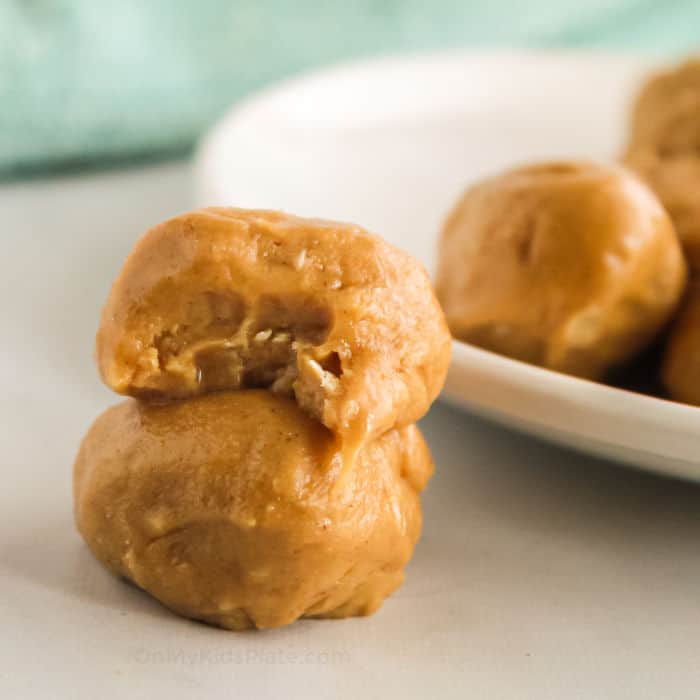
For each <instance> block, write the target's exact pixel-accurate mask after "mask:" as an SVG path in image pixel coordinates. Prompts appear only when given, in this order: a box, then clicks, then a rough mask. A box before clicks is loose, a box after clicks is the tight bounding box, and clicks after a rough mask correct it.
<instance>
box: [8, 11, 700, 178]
mask: <svg viewBox="0 0 700 700" xmlns="http://www.w3.org/2000/svg"><path fill="white" fill-rule="evenodd" d="M699 27H700V2H698V0H587V1H586V2H581V0H529V1H528V2H524V1H521V0H478V1H476V0H475V1H470V0H329V1H327V2H322V1H321V0H319V1H312V0H238V1H236V0H196V1H193V0H0V177H8V176H10V177H12V176H17V175H22V174H26V173H31V172H43V171H46V170H49V169H54V170H55V169H57V168H65V167H74V166H84V165H100V166H102V165H106V164H109V163H112V162H115V161H123V160H124V159H130V158H142V157H147V156H158V155H161V156H162V155H173V154H180V153H184V152H185V151H186V150H187V149H188V148H189V147H191V145H192V143H193V142H194V140H195V139H196V138H197V136H198V135H199V134H201V132H202V131H203V130H204V129H205V128H206V127H207V126H208V125H209V124H210V123H211V122H212V121H213V120H214V119H215V118H216V117H217V116H219V115H220V114H221V113H222V112H223V111H224V110H225V109H226V108H227V107H228V106H229V105H230V104H231V103H232V102H233V101H235V100H236V99H238V98H240V97H241V96H243V95H245V94H246V93H248V92H250V91H251V90H253V89H255V88H258V87H260V86H261V85H264V84H266V83H268V82H270V81H272V80H274V79H277V78H280V77H284V76H286V75H289V74H290V73H294V72H297V71H300V70H302V69H307V68H310V67H313V66H317V65H319V64H323V63H327V62H331V61H336V60H339V59H345V58H349V57H357V56H363V55H368V54H376V53H386V52H395V51H402V50H416V49H429V48H446V47H457V46H475V45H479V46H484V45H494V46H503V45H509V46H538V47H542V46H553V47H559V46H598V47H609V48H620V49H631V50H637V51H644V52H663V53H680V52H685V51H689V50H692V49H693V48H694V45H695V43H696V42H697V41H698V40H699V36H700V35H699V34H698V28H699Z"/></svg>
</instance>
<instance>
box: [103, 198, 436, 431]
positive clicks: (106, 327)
mask: <svg viewBox="0 0 700 700" xmlns="http://www.w3.org/2000/svg"><path fill="white" fill-rule="evenodd" d="M449 355H450V336H449V331H448V329H447V326H446V324H445V321H444V317H443V314H442V311H441V309H440V306H439V304H438V302H437V300H436V299H435V296H434V294H433V291H432V288H431V285H430V281H429V279H428V277H427V275H426V273H425V271H424V270H423V268H422V267H421V266H420V265H419V264H418V263H417V262H416V261H415V260H414V259H413V258H411V257H410V256H408V255H406V254H405V253H403V252H401V251H399V250H397V249H396V248H393V247H392V246H390V245H388V244H387V243H385V242H383V241H382V240H381V239H379V238H377V237H375V236H373V235H370V234H369V233H367V232H365V231H364V230H363V229H361V228H360V227H358V226H354V225H350V224H340V223H335V222H330V221H322V220H318V219H301V218H298V217H294V216H290V215H287V214H283V213H281V212H273V211H252V210H243V209H223V208H222V209H203V210H200V211H194V212H191V213H188V214H184V215H182V216H179V217H177V218H174V219H171V220H170V221H167V222H165V223H163V224H161V225H159V226H156V227H155V228H152V229H151V230H149V231H148V232H147V233H146V234H145V235H144V236H143V237H142V238H141V240H140V241H139V242H138V243H137V245H136V247H135V248H134V250H133V251H132V253H131V255H130V256H129V258H128V259H127V261H126V263H125V265H124V267H123V269H122V272H121V274H120V276H119V278H118V279H117V280H116V282H115V284H114V286H113V288H112V291H111V293H110V295H109V299H108V301H107V304H106V306H105V308H104V312H103V315H102V321H101V325H100V329H99V332H98V336H97V360H98V365H99V369H100V373H101V375H102V378H103V379H104V381H105V383H106V384H107V385H108V386H109V387H110V388H112V389H114V390H115V391H117V392H119V393H121V394H128V395H131V396H135V397H139V398H142V399H148V400H160V399H172V398H187V397H192V396H197V395H199V394H202V393H207V392H210V391H215V390H216V391H219V390H224V389H228V390H232V389H249V388H268V389H269V390H271V391H272V392H274V393H276V394H279V395H283V396H294V397H295V399H296V401H297V402H298V404H299V405H300V406H301V407H302V408H303V409H304V410H305V411H307V412H308V413H309V415H311V416H313V417H315V418H317V419H318V420H319V421H321V422H322V423H323V425H325V426H326V427H328V428H330V429H332V430H333V431H334V432H336V433H339V434H341V435H342V436H343V437H344V438H347V437H348V435H350V436H354V437H353V439H354V440H355V442H356V443H357V444H359V442H360V441H361V440H362V439H363V438H364V436H368V435H379V434H381V433H382V432H384V431H385V430H387V429H389V428H391V427H402V426H405V425H408V424H410V423H412V422H414V421H415V420H417V419H418V418H419V417H420V416H422V415H423V414H424V413H425V412H426V410H427V409H428V406H429V405H430V403H431V402H432V401H433V399H435V397H436V396H437V394H438V392H439V391H440V388H441V387H442V384H443V382H444V379H445V374H446V371H447V365H448V361H449Z"/></svg>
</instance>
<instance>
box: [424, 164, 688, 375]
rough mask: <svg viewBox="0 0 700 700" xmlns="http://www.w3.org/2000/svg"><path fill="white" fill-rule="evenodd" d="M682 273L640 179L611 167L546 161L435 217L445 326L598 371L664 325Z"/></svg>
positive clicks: (514, 350)
mask: <svg viewBox="0 0 700 700" xmlns="http://www.w3.org/2000/svg"><path fill="white" fill-rule="evenodd" d="M685 280H686V266H685V263H684V260H683V255H682V251H681V248H680V245H679V243H678V240H677V238H676V234H675V231H674V229H673V225H672V223H671V221H670V219H669V217H668V215H667V214H666V212H665V211H664V209H663V207H662V206H661V204H660V203H659V201H658V200H657V198H656V197H655V196H654V194H653V193H652V192H651V191H650V190H649V188H648V187H646V186H645V185H644V184H642V183H641V182H640V181H639V180H638V179H637V178H636V177H634V176H633V175H632V174H631V173H629V172H628V171H626V170H625V169H623V168H620V167H617V166H608V165H598V164H595V163H589V162H554V163H543V164H537V165H530V166H525V167H520V168H516V169H514V170H510V171H507V172H505V173H503V174H501V175H497V176H495V177H491V178H489V179H487V180H484V181H482V182H480V183H478V184H476V185H474V186H473V187H471V188H469V189H468V190H467V192H466V193H465V194H464V195H463V197H462V198H461V199H460V201H459V202H458V203H457V205H456V207H455V208H454V210H453V211H452V213H451V214H450V216H449V218H448V219H447V221H446V223H445V225H444V229H443V232H442V237H441V241H440V251H439V266H438V273H437V293H438V298H439V299H440V301H441V302H442V305H443V308H444V310H445V315H446V316H447V322H448V324H449V326H450V329H451V330H452V333H453V334H454V335H455V337H457V338H459V339H461V340H464V341H466V342H469V343H472V344H474V345H478V346H480V347H483V348H486V349H488V350H493V351H494V352H498V353H501V354H503V355H507V356H509V357H513V358H515V359H519V360H523V361H525V362H530V363H532V364H537V365H541V366H543V367H548V368H550V369H554V370H558V371H561V372H566V373H569V374H574V375H577V376H580V377H585V378H590V379H600V378H602V377H603V376H604V375H605V374H606V372H607V371H608V370H609V369H610V368H612V367H614V366H616V365H619V364H622V363H624V362H625V361H626V360H628V359H629V358H631V357H632V356H633V355H635V354H636V353H637V352H638V351H640V350H641V349H643V348H644V347H645V346H646V345H647V344H648V343H649V342H650V341H651V340H652V339H653V338H654V336H655V335H656V334H657V333H658V332H659V331H660V330H661V329H662V328H663V327H664V325H665V324H666V322H667V321H668V319H669V318H670V316H671V314H672V313H673V311H674V309H675V308H676V305H677V303H678V301H679V299H680V297H681V294H682V292H683V289H684V285H685Z"/></svg>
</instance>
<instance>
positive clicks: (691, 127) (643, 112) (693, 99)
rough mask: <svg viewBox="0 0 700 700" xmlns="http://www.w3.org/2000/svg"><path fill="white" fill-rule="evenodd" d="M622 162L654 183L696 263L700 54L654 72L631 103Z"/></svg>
mask: <svg viewBox="0 0 700 700" xmlns="http://www.w3.org/2000/svg"><path fill="white" fill-rule="evenodd" d="M625 162H626V164H627V165H628V166H629V167H631V168H633V169H634V170H635V171H637V172H638V173H639V174H640V176H641V177H642V178H643V179H644V180H645V181H646V182H647V183H648V184H649V185H650V186H651V187H652V189H653V190H654V191H655V192H656V193H657V195H658V196H659V198H660V199H661V201H662V203H663V205H664V206H665V207H666V209H667V210H668V212H669V214H670V216H671V218H672V219H673V222H674V224H675V226H676V230H677V232H678V235H679V236H680V239H681V242H682V244H683V247H684V249H685V253H686V256H687V258H688V261H689V262H690V265H691V266H692V267H694V268H698V267H700V196H698V192H699V191H700V58H694V59H691V60H689V61H686V62H685V63H683V64H681V65H679V66H675V67H673V68H671V69H669V70H666V71H663V72H660V73H658V74H657V75H655V76H653V77H652V78H651V79H650V80H648V81H647V83H646V84H645V85H644V86H643V88H642V90H641V92H640V94H639V96H638V98H637V101H636V103H635V106H634V110H633V113H632V121H631V130H630V139H629V145H628V147H627V153H626V155H625Z"/></svg>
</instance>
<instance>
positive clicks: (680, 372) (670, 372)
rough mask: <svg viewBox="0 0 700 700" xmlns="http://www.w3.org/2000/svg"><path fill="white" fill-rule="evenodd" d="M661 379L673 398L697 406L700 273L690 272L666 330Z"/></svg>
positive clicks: (699, 392)
mask: <svg viewBox="0 0 700 700" xmlns="http://www.w3.org/2000/svg"><path fill="white" fill-rule="evenodd" d="M662 380H663V384H664V386H665V387H666V390H667V391H668V393H669V396H670V397H671V398H672V399H674V400H675V401H681V402H683V403H690V404H696V405H698V406H700V273H697V272H696V273H693V275H692V277H691V282H690V284H689V285H688V292H687V294H686V297H685V300H684V302H683V305H682V307H681V310H680V311H679V313H678V316H677V318H676V320H675V321H674V324H673V326H672V328H671V331H670V333H669V336H668V340H667V343H666V347H665V350H664V358H663V370H662Z"/></svg>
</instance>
